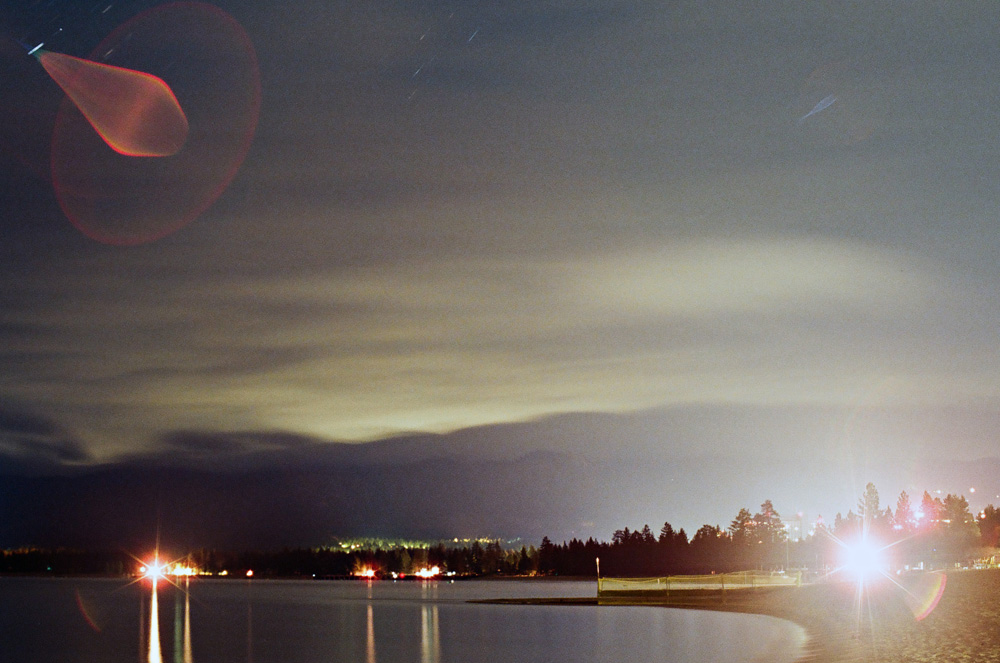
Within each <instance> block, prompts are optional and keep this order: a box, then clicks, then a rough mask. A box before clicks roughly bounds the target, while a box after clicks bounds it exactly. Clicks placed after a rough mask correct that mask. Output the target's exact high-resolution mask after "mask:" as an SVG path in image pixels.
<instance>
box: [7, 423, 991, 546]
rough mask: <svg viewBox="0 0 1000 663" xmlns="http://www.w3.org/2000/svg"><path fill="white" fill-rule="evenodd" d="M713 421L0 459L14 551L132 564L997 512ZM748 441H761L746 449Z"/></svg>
mask: <svg viewBox="0 0 1000 663" xmlns="http://www.w3.org/2000/svg"><path fill="white" fill-rule="evenodd" d="M705 414H706V413H705V412H703V411H701V410H698V409H697V408H695V409H691V410H689V411H682V412H679V413H678V412H673V413H664V412H661V411H649V412H644V413H637V414H634V415H613V414H567V415H560V416H557V417H550V418H546V419H541V420H538V421H532V422H525V423H517V424H498V425H493V426H481V427H476V428H469V429H463V430H459V431H455V432H453V433H448V434H443V435H436V434H415V435H407V436H399V437H395V438H389V439H385V440H381V441H376V442H370V443H363V444H354V443H336V442H328V441H324V440H319V439H315V438H311V437H308V436H303V435H297V434H293V433H284V432H235V433H205V432H193V431H181V432H176V433H173V434H171V435H168V436H165V437H164V438H163V439H162V440H161V443H160V446H159V447H158V450H157V451H155V452H152V453H146V454H136V455H133V456H131V457H127V458H121V459H119V460H118V461H116V462H112V463H105V464H98V465H88V464H86V463H85V462H81V460H82V459H83V458H85V456H83V455H82V454H80V453H77V451H76V450H75V447H74V446H73V445H72V444H70V443H69V442H66V443H65V445H64V446H59V445H54V444H50V445H49V446H47V447H43V448H41V449H40V450H39V451H38V453H36V454H35V455H34V456H32V454H31V453H30V452H31V450H32V447H30V446H26V445H24V444H22V445H20V446H11V445H9V444H8V445H7V446H6V447H4V446H3V445H2V444H0V547H15V546H21V545H45V546H60V545H61V546H85V547H126V548H128V549H134V548H136V547H142V546H144V545H147V543H146V542H148V541H150V540H151V537H153V536H155V532H156V530H157V526H159V529H160V533H161V536H162V538H163V540H164V541H165V542H166V541H173V542H174V543H175V545H178V546H182V547H191V546H194V547H222V548H233V547H235V548H272V547H281V546H299V545H322V544H324V543H327V542H330V541H331V540H332V539H333V537H353V536H384V537H410V538H430V539H440V538H453V537H459V538H465V537H470V536H491V537H498V538H503V539H521V540H522V541H526V542H528V543H538V542H539V541H540V540H541V538H542V537H543V536H549V537H550V538H552V539H553V540H568V539H569V538H572V537H578V538H581V539H586V538H587V537H589V536H594V537H595V538H599V539H603V540H608V539H610V538H611V535H612V533H613V532H614V530H615V529H618V528H621V527H625V526H627V527H631V528H637V527H641V526H642V525H643V524H646V523H648V524H650V526H651V527H652V528H653V529H654V531H658V530H659V527H660V526H661V525H662V524H663V522H664V521H669V522H671V523H672V524H673V526H674V527H675V529H679V528H681V527H684V528H685V529H686V530H687V532H688V534H689V535H693V534H694V530H696V529H697V527H699V526H700V525H702V524H712V525H715V524H719V525H722V526H723V527H725V526H726V525H727V524H728V522H729V520H730V519H731V518H732V517H733V516H735V514H736V512H737V511H738V510H739V509H740V508H742V507H748V508H750V509H756V508H757V506H759V504H760V503H761V502H762V501H763V500H765V499H771V500H772V501H773V502H774V504H775V506H776V507H777V508H778V511H779V512H780V513H781V514H782V515H784V516H792V515H794V514H795V513H796V512H798V511H802V512H803V513H804V519H806V520H811V519H815V518H816V517H817V516H819V515H822V516H824V517H825V518H826V519H832V518H833V516H834V515H835V514H836V512H837V511H841V512H843V513H846V512H847V510H848V509H852V508H855V507H856V502H857V498H858V496H859V495H860V494H861V492H862V490H863V488H864V484H865V483H866V482H867V481H873V482H875V484H876V485H877V487H878V488H879V490H880V495H881V498H882V506H883V507H886V506H888V507H893V508H894V507H895V501H896V497H897V496H898V494H899V491H900V490H903V489H905V490H907V491H908V492H910V493H911V495H915V494H916V493H919V492H920V491H922V490H931V491H934V490H937V489H941V490H944V491H946V492H961V493H966V494H968V496H969V497H970V503H971V504H972V506H973V509H974V510H978V509H979V508H981V506H983V505H985V503H990V502H991V503H994V504H1000V497H996V498H995V497H994V495H1000V460H998V459H997V458H993V457H990V458H984V459H981V460H978V461H973V460H969V459H962V458H950V457H948V455H947V452H948V449H947V448H946V447H943V448H941V449H940V451H941V454H942V455H941V456H939V457H934V456H929V455H924V456H920V455H919V454H917V453H916V452H914V453H911V454H907V453H899V450H898V449H893V448H887V449H886V448H880V449H876V450H875V451H872V452H870V453H869V452H867V451H866V450H865V449H862V448H861V445H860V444H858V443H856V442H851V443H850V444H847V445H845V444H842V443H839V442H837V444H831V443H830V441H829V439H830V437H829V434H828V433H827V434H826V439H824V438H823V437H822V436H823V431H825V430H829V428H830V426H829V421H830V418H831V417H830V415H829V414H827V413H825V412H824V411H819V413H818V414H817V415H816V416H813V417H812V418H805V419H802V420H796V419H794V418H793V417H787V418H785V419H782V418H780V417H774V418H771V419H769V418H768V417H765V416H764V415H763V414H761V413H759V412H758V413H755V414H747V415H746V416H744V414H745V413H742V412H741V411H739V410H729V411H727V412H723V413H722V414H720V413H716V416H714V417H710V418H708V419H705V416H704V415H705ZM14 426H17V427H18V430H22V431H23V430H31V431H37V430H41V429H43V428H44V427H43V426H42V424H40V423H39V422H33V421H26V420H13V421H12V423H11V426H10V427H11V428H13V427H14ZM817 431H818V432H817ZM781 436H786V437H787V436H795V437H796V438H801V439H803V440H807V441H808V440H812V442H811V443H809V444H807V443H803V444H802V445H800V446H799V447H797V448H795V449H794V452H790V451H789V450H788V448H787V445H778V444H773V445H770V446H768V445H766V444H764V443H763V442H761V440H766V439H769V438H773V439H783V438H782V437H781ZM811 436H812V437H811ZM22 439H23V436H22ZM740 439H746V440H748V441H749V442H748V443H747V444H746V446H745V447H744V450H740V449H739V448H736V449H735V450H734V448H733V447H734V446H735V445H736V443H737V442H738V441H739V440H740ZM816 439H818V440H819V442H816V441H815V440H816ZM705 440H709V441H711V442H712V443H711V444H709V443H705V442H704V441H705ZM0 442H2V437H0ZM835 442H836V440H835ZM696 443H699V444H696ZM831 449H832V450H831ZM862 451H864V452H865V453H861V452H862ZM927 458H934V460H933V462H931V461H928V460H927ZM975 486H979V490H978V492H977V493H975V494H972V493H969V492H968V489H969V488H972V487H975ZM980 502H981V504H980Z"/></svg>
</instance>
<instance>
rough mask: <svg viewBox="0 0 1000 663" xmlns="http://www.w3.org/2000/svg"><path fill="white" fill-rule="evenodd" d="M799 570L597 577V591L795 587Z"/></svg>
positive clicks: (631, 592) (655, 591)
mask: <svg viewBox="0 0 1000 663" xmlns="http://www.w3.org/2000/svg"><path fill="white" fill-rule="evenodd" d="M801 584H802V572H801V571H795V572H792V573H778V572H776V573H765V572H763V571H738V572H736V573H713V574H712V575H698V576H663V577H660V578H598V579H597V595H598V596H608V595H615V594H645V593H667V594H669V593H670V592H671V591H688V590H706V589H707V590H717V591H718V590H721V591H727V590H731V589H755V588H758V587H777V586H786V587H798V586H799V585H801Z"/></svg>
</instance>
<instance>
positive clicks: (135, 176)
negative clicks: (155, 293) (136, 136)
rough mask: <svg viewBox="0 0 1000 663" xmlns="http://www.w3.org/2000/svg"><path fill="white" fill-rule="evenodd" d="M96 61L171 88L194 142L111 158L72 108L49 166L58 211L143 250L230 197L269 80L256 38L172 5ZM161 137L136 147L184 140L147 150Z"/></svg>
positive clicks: (60, 124)
mask: <svg viewBox="0 0 1000 663" xmlns="http://www.w3.org/2000/svg"><path fill="white" fill-rule="evenodd" d="M43 57H47V56H43ZM87 60H90V61H98V60H100V61H101V62H102V63H105V64H107V65H110V66H112V67H118V68H121V69H125V70H131V71H133V72H146V73H148V74H149V75H151V76H156V77H158V78H160V79H162V80H163V81H166V82H167V83H169V89H170V90H171V92H172V94H173V95H175V96H176V101H177V103H178V106H179V107H180V108H182V109H183V113H184V116H185V117H186V119H187V123H188V133H187V141H186V142H185V143H183V149H179V150H178V151H176V152H175V153H174V154H172V155H170V156H163V157H160V158H135V157H133V156H126V154H125V153H124V152H120V151H114V150H109V149H107V145H106V143H105V141H104V139H102V138H101V136H99V135H98V134H97V133H95V131H94V128H93V127H92V126H91V123H90V122H89V121H88V120H87V118H86V117H84V115H83V114H81V113H80V111H79V110H78V109H77V104H76V103H74V102H73V101H72V100H70V99H68V98H67V99H65V100H64V101H63V103H62V105H61V107H60V109H59V112H58V115H57V116H56V119H55V126H54V129H53V133H52V144H51V159H50V162H51V172H52V186H53V188H54V190H55V193H56V198H57V199H58V201H59V206H60V207H61V208H62V211H63V213H64V214H65V215H66V217H67V218H68V219H69V220H70V222H71V223H72V224H73V225H74V226H76V227H77V229H79V230H80V231H81V232H82V233H83V234H85V235H87V236H88V237H90V238H91V239H95V240H97V241H99V242H103V243H106V244H114V245H120V246H127V245H135V244H143V243H147V242H151V241H154V240H157V239H160V238H162V237H165V236H167V235H170V234H172V233H174V232H176V231H177V230H180V229H181V228H183V227H184V226H186V225H187V224H189V223H190V222H191V221H193V220H194V219H195V218H197V217H198V216H199V215H200V214H202V213H203V212H204V211H205V210H206V209H208V207H209V206H210V205H212V203H214V202H215V200H216V199H217V198H218V197H219V196H220V195H221V194H222V192H223V191H224V190H225V189H226V187H227V186H228V185H229V183H230V182H231V181H232V179H233V178H234V177H235V175H236V172H237V170H238V168H239V167H240V165H241V164H242V163H243V160H244V158H245V157H246V155H247V152H248V151H249V149H250V144H251V141H252V140H253V134H254V131H255V129H256V126H257V118H258V115H259V110H260V73H259V70H258V67H257V58H256V54H255V52H254V49H253V46H252V44H251V43H250V40H249V38H248V37H247V35H246V33H245V32H244V31H243V29H242V28H241V27H240V25H239V24H238V23H237V22H236V21H235V20H234V19H233V18H232V17H231V16H229V15H228V14H226V13H225V12H223V11H222V10H220V9H218V8H216V7H213V6H211V5H207V4H203V3H198V2H178V3H170V4H166V5H161V6H158V7H154V8H153V9H150V10H148V11H146V12H144V13H142V14H139V15H138V16H136V17H134V18H132V19H131V20H129V21H127V22H126V23H124V24H123V25H122V26H120V27H119V28H118V29H116V30H115V31H114V32H112V33H111V35H110V36H108V37H107V38H106V39H105V40H104V41H102V42H101V43H100V44H99V45H98V46H97V48H95V49H94V51H93V52H92V53H91V54H90V55H89V56H88V58H87ZM101 71H102V75H103V74H104V73H106V71H107V70H104V69H102V70H101ZM161 91H162V90H161ZM124 121H125V120H123V119H122V120H115V121H113V122H111V124H117V123H119V122H124ZM178 122H179V121H178ZM148 125H149V123H147V126H148ZM178 132H179V127H175V129H174V130H172V131H171V132H168V133H171V134H172V135H174V134H178ZM154 138H155V139H157V140H158V139H159V138H161V137H158V136H157V137H149V138H148V139H147V138H143V139H142V141H139V142H140V145H131V147H133V148H135V147H142V149H141V150H134V151H138V152H141V151H149V152H152V151H163V152H167V151H169V150H171V149H173V147H175V146H177V143H178V141H179V138H178V137H176V136H175V137H174V138H172V139H170V140H168V141H166V142H167V145H166V146H160V147H156V148H151V147H150V146H149V145H145V143H147V142H153V140H154ZM129 140H133V139H129ZM126 142H127V141H126ZM125 147H129V145H127V144H126V145H125ZM126 151H127V150H126Z"/></svg>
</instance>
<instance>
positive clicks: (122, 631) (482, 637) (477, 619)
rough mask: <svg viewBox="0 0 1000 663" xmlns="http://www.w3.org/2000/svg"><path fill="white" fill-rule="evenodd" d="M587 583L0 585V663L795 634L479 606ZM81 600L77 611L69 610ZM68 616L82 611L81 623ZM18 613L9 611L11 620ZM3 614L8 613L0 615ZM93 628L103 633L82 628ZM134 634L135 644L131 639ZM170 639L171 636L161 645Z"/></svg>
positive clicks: (322, 657) (491, 654)
mask: <svg viewBox="0 0 1000 663" xmlns="http://www.w3.org/2000/svg"><path fill="white" fill-rule="evenodd" d="M593 595H594V586H593V583H573V582H558V583H545V582H541V583H536V582H518V581H509V582H490V581H476V582H459V583H454V584H451V583H447V582H443V581H441V582H433V581H431V582H400V583H392V582H387V581H373V582H368V583H366V582H361V581H343V582H319V581H262V580H260V579H254V580H252V581H243V580H240V581H224V580H207V579H195V580H193V581H191V583H190V586H188V587H185V586H184V585H183V584H182V585H181V586H180V587H177V586H175V585H173V584H171V583H169V582H164V581H161V582H160V583H159V585H158V587H157V588H156V590H155V591H153V590H152V589H151V587H150V585H149V584H134V585H130V584H128V583H127V582H125V581H117V580H79V579H66V580H59V579H38V578H34V579H20V578H18V579H14V578H0V613H2V614H0V643H2V644H3V645H4V648H5V649H7V644H8V643H10V645H11V647H10V648H9V649H7V650H6V651H4V652H3V655H0V659H2V660H11V661H17V662H18V663H26V662H28V661H31V663H47V662H48V661H52V662H53V663H55V662H56V661H59V662H60V663H62V662H63V661H66V660H73V661H74V663H91V662H93V663H103V662H104V661H118V660H121V661H127V660H133V661H134V660H136V658H138V660H139V661H140V663H194V662H195V661H196V660H197V661H200V662H201V663H244V662H246V663H279V662H280V663H315V662H317V661H323V662H324V663H329V662H332V663H338V662H345V663H346V662H350V663H357V662H359V661H364V662H365V663H416V662H417V661H420V662H421V663H457V662H464V661H468V660H470V659H472V658H475V659H477V660H545V661H550V662H551V663H564V662H565V663H569V662H570V661H573V663H577V662H578V661H581V662H586V661H594V662H603V661H616V662H617V661H621V660H627V659H634V660H659V661H666V662H668V663H693V662H694V661H699V662H700V661H704V660H726V661H734V662H739V661H743V662H747V661H753V660H768V661H775V662H776V663H781V662H791V661H793V660H794V659H795V658H796V656H797V654H798V653H799V652H800V651H801V649H800V647H801V644H802V635H803V633H802V631H801V629H799V628H798V627H796V626H794V625H792V624H789V623H787V622H781V621H780V620H774V619H771V618H767V617H760V616H753V615H734V614H723V613H709V612H690V611H682V610H665V609H658V608H648V607H597V606H545V605H529V606H521V605H483V604H473V603H468V602H467V601H468V600H470V599H482V598H505V597H508V598H509V597H546V596H549V597H551V596H567V597H568V596H590V597H592V596H593ZM78 597H80V599H81V600H78ZM78 603H85V604H86V605H87V606H88V611H89V613H90V614H89V616H88V615H83V614H81V609H80V608H78ZM13 606H17V608H16V609H12V607H13ZM4 608H6V609H4ZM92 620H96V622H95V623H98V624H99V625H100V627H101V628H100V629H94V628H92V627H91V626H90V625H89V624H88V621H92ZM137 627H138V633H137V630H136V629H137ZM171 636H172V637H171Z"/></svg>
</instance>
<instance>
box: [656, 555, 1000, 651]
mask: <svg viewBox="0 0 1000 663" xmlns="http://www.w3.org/2000/svg"><path fill="white" fill-rule="evenodd" d="M946 578H947V580H946V582H945V584H944V590H943V592H942V593H941V595H940V600H939V601H938V602H937V604H936V606H934V608H933V609H932V610H930V611H929V612H928V613H927V614H926V616H924V617H923V618H922V619H920V620H918V619H917V617H916V616H917V615H921V614H923V613H924V612H925V611H927V609H928V608H929V607H930V605H931V604H932V603H933V597H934V595H935V593H936V592H935V591H934V590H935V589H936V588H937V587H938V586H939V583H938V582H937V578H936V577H933V576H926V575H924V576H910V577H907V578H903V579H900V580H899V581H898V583H894V582H890V581H888V580H885V579H882V580H881V581H880V582H877V583H871V584H870V585H869V586H868V587H867V588H866V591H865V592H864V593H863V594H862V595H861V596H860V600H859V593H858V586H857V584H856V583H847V582H842V583H823V584H813V585H805V586H802V587H798V588H776V589H771V590H766V591H760V590H758V591H754V590H749V591H744V592H732V593H730V594H728V595H727V596H726V598H725V600H724V601H723V600H721V599H720V598H719V597H718V596H715V597H712V596H701V597H682V596H677V597H672V598H671V599H670V600H669V601H668V602H666V603H662V604H664V605H671V606H675V607H687V608H699V609H710V610H732V611H736V612H751V613H759V614H766V615H772V616H775V617H781V618H783V619H788V620H790V621H793V622H795V623H797V624H799V625H801V626H803V627H804V628H805V629H806V632H807V633H808V637H809V640H808V642H807V644H806V651H805V657H804V658H803V659H802V660H804V661H812V662H815V663H834V662H836V663H840V662H842V661H864V662H865V663H868V662H872V663H875V662H885V663H904V662H907V661H909V662H913V663H924V662H928V661H934V662H939V661H962V662H963V663H968V662H973V661H983V662H985V661H1000V570H998V569H990V570H981V571H953V572H949V573H948V574H946Z"/></svg>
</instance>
